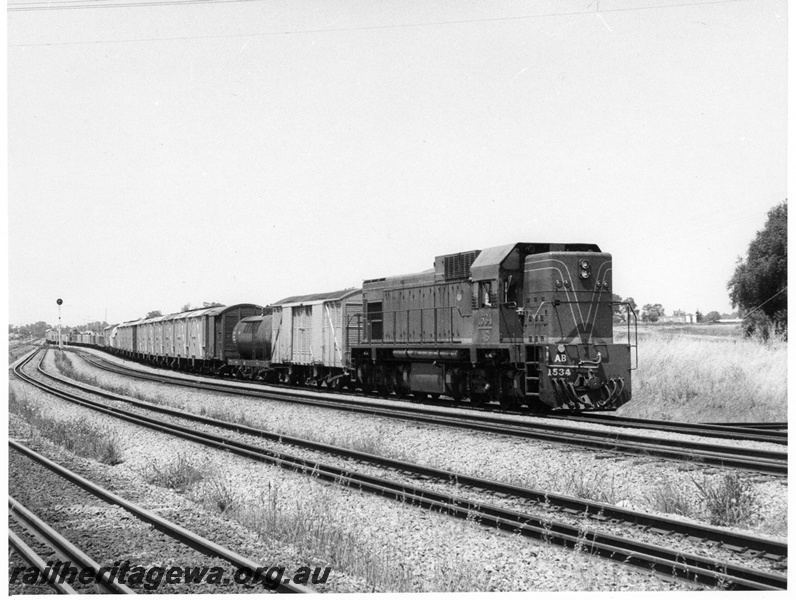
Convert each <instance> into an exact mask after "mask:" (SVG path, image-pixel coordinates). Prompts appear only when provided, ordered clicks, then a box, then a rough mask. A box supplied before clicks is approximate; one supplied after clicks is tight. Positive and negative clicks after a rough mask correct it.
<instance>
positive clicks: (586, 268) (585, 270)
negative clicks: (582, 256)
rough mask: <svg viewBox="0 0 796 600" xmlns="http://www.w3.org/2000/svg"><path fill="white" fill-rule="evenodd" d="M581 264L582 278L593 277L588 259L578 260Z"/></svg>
mask: <svg viewBox="0 0 796 600" xmlns="http://www.w3.org/2000/svg"><path fill="white" fill-rule="evenodd" d="M578 265H579V266H580V278H581V279H588V278H589V277H591V266H590V265H589V261H588V260H581V261H579V262H578Z"/></svg>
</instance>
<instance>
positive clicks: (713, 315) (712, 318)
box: [705, 310, 721, 323]
mask: <svg viewBox="0 0 796 600" xmlns="http://www.w3.org/2000/svg"><path fill="white" fill-rule="evenodd" d="M719 319H721V315H720V314H719V311H717V310H711V311H710V312H709V313H708V314H706V315H705V320H706V321H707V322H708V323H715V322H716V321H718V320H719Z"/></svg>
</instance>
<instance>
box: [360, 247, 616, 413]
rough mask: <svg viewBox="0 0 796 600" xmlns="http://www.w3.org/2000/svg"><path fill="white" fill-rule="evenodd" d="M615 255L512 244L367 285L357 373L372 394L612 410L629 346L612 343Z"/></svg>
mask: <svg viewBox="0 0 796 600" xmlns="http://www.w3.org/2000/svg"><path fill="white" fill-rule="evenodd" d="M611 289H612V286H611V255H610V254H607V253H604V252H601V251H600V249H599V247H598V246H596V245H593V244H538V243H537V244H526V243H520V244H510V245H506V246H499V247H496V248H489V249H486V250H482V251H477V250H476V251H472V252H464V253H459V254H452V255H446V256H438V257H437V258H436V260H435V262H434V269H432V270H429V271H425V272H422V273H417V274H414V275H405V276H399V277H386V278H382V279H371V280H367V281H365V282H364V284H363V290H362V292H363V312H362V313H361V315H359V316H358V318H359V320H360V321H359V322H360V323H361V326H360V328H359V329H360V331H361V337H360V339H359V340H358V341H357V342H355V343H352V344H351V364H352V368H354V369H355V370H356V379H357V382H358V383H359V385H360V386H361V387H362V388H363V389H365V390H376V391H377V392H379V393H396V394H398V395H404V394H410V393H411V394H413V395H415V396H418V395H420V396H424V395H435V396H436V395H441V394H445V395H447V396H450V397H452V398H454V399H457V400H458V399H464V398H468V399H469V400H470V401H471V402H473V403H476V404H484V403H490V402H499V403H500V404H501V405H502V406H503V407H504V408H508V409H513V408H518V407H520V406H523V405H525V406H528V407H529V408H531V409H533V410H549V409H558V408H564V409H571V410H599V409H603V410H605V409H615V408H617V407H618V406H621V405H622V404H624V403H625V402H627V401H628V400H629V399H630V394H631V386H630V371H631V349H632V347H631V346H630V345H629V344H615V343H614V341H613V315H614V310H613V307H612V294H611Z"/></svg>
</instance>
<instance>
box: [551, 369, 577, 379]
mask: <svg viewBox="0 0 796 600" xmlns="http://www.w3.org/2000/svg"><path fill="white" fill-rule="evenodd" d="M570 375H572V369H547V376H548V377H569V376H570Z"/></svg>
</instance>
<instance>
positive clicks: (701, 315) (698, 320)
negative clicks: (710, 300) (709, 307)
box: [696, 309, 705, 323]
mask: <svg viewBox="0 0 796 600" xmlns="http://www.w3.org/2000/svg"><path fill="white" fill-rule="evenodd" d="M704 318H705V317H704V315H703V314H702V313H701V312H699V309H697V310H696V322H697V323H701V322H702V321H703V319H704Z"/></svg>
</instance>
